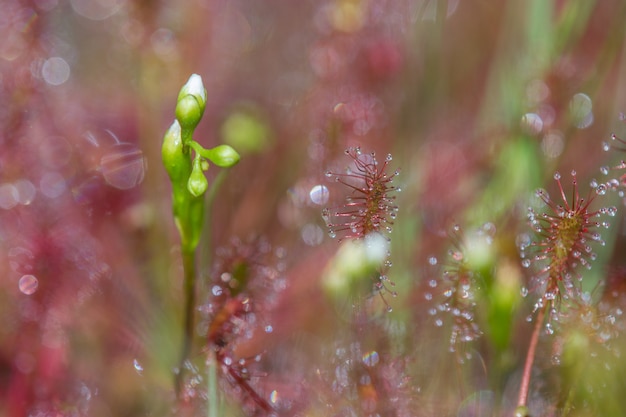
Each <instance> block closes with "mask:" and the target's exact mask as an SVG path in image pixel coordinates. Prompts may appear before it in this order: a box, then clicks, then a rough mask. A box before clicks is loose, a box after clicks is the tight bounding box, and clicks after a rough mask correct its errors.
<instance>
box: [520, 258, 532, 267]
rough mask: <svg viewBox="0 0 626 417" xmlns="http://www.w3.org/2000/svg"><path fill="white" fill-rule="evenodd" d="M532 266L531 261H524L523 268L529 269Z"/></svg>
mask: <svg viewBox="0 0 626 417" xmlns="http://www.w3.org/2000/svg"><path fill="white" fill-rule="evenodd" d="M530 264H531V261H530V259H522V266H523V267H524V268H529V267H530Z"/></svg>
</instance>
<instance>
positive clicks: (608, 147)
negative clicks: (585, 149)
mask: <svg viewBox="0 0 626 417" xmlns="http://www.w3.org/2000/svg"><path fill="white" fill-rule="evenodd" d="M602 150H603V151H605V152H608V151H610V150H611V145H610V144H609V143H608V142H602Z"/></svg>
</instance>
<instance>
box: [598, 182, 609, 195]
mask: <svg viewBox="0 0 626 417" xmlns="http://www.w3.org/2000/svg"><path fill="white" fill-rule="evenodd" d="M607 190H608V187H607V186H606V184H598V186H597V187H596V194H598V195H605V194H606V192H607Z"/></svg>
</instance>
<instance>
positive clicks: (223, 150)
mask: <svg viewBox="0 0 626 417" xmlns="http://www.w3.org/2000/svg"><path fill="white" fill-rule="evenodd" d="M205 156H206V158H207V159H208V160H209V161H211V162H213V163H214V164H215V165H217V166H218V167H220V168H229V167H232V166H233V165H235V164H236V163H237V162H239V158H240V156H239V154H238V153H237V151H236V150H234V149H233V148H231V147H230V146H228V145H219V146H216V147H215V148H213V149H208V150H207V151H206V152H205Z"/></svg>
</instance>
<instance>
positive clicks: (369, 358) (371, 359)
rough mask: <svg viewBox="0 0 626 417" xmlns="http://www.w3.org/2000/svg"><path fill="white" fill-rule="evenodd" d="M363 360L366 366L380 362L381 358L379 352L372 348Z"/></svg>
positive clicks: (364, 355)
mask: <svg viewBox="0 0 626 417" xmlns="http://www.w3.org/2000/svg"><path fill="white" fill-rule="evenodd" d="M362 360H363V364H364V365H365V366H369V367H372V366H375V365H376V364H378V362H379V360H380V358H379V356H378V352H376V351H375V350H372V351H370V352H367V353H364V354H363V357H362Z"/></svg>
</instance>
